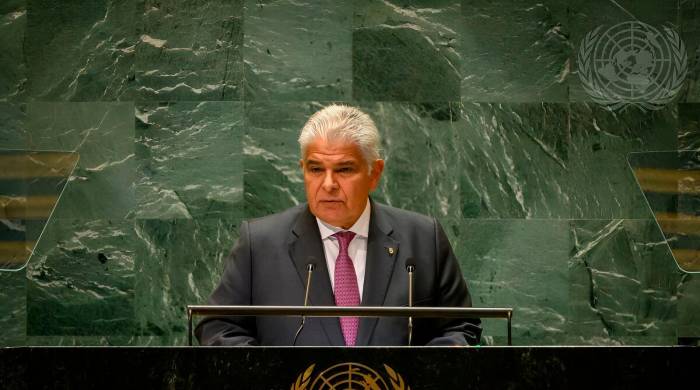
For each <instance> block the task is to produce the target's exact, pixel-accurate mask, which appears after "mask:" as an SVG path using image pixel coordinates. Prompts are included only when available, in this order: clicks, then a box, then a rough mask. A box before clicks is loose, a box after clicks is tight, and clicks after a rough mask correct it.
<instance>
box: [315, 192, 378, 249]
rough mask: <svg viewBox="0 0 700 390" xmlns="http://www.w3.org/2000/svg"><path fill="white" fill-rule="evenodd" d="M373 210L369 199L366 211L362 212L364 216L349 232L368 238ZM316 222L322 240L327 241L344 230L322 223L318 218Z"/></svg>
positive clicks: (361, 216)
mask: <svg viewBox="0 0 700 390" xmlns="http://www.w3.org/2000/svg"><path fill="white" fill-rule="evenodd" d="M371 209H372V208H371V207H370V205H369V199H367V204H366V205H365V210H364V211H363V212H362V214H360V218H358V219H357V221H355V224H354V225H352V226H351V227H350V229H348V231H350V232H353V233H355V235H356V236H360V237H364V238H367V237H368V235H369V217H370V214H371ZM316 222H317V223H318V230H319V231H320V232H321V240H325V239H326V238H328V237H330V236H332V235H334V234H335V233H337V232H341V231H343V230H344V229H341V228H339V227H336V226H333V225H329V224H327V223H325V222H323V221H321V220H320V219H319V218H318V217H316Z"/></svg>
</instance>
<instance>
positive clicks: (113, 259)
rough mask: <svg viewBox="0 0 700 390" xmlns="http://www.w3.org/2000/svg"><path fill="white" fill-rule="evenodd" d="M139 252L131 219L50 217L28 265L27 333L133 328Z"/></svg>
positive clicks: (110, 332)
mask: <svg viewBox="0 0 700 390" xmlns="http://www.w3.org/2000/svg"><path fill="white" fill-rule="evenodd" d="M139 254H141V255H145V254H146V248H145V247H144V243H143V242H142V241H141V240H139V237H138V231H137V230H135V229H134V223H133V222H130V221H128V220H125V219H121V220H108V219H94V220H85V219H83V220H79V219H53V220H51V221H50V222H49V225H48V226H47V227H46V231H45V232H44V235H43V237H42V239H41V240H40V242H39V243H38V244H37V247H36V249H35V253H34V255H33V257H32V259H31V261H30V262H29V265H28V267H27V278H28V282H27V335H30V336H65V335H78V336H81V335H82V336H93V335H131V334H133V333H134V278H135V274H134V273H135V263H136V258H137V257H138V256H139Z"/></svg>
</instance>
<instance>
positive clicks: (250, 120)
mask: <svg viewBox="0 0 700 390" xmlns="http://www.w3.org/2000/svg"><path fill="white" fill-rule="evenodd" d="M323 106H325V104H323V105H322V104H320V103H311V102H279V103H272V102H247V103H246V107H245V118H246V129H245V137H244V140H243V151H244V158H243V165H244V169H245V174H244V177H243V181H244V186H243V188H244V192H245V195H244V196H245V217H246V218H256V217H262V216H265V215H268V214H272V213H275V212H278V211H282V210H284V209H286V208H289V207H292V206H294V205H297V204H299V203H303V202H306V193H305V192H304V175H303V172H302V171H301V168H300V167H299V159H300V155H301V153H300V150H299V143H298V142H297V139H298V138H299V132H300V131H301V128H302V127H303V126H304V124H305V123H306V121H307V120H308V118H309V116H311V114H313V113H314V112H316V111H317V110H319V109H321V108H322V107H323Z"/></svg>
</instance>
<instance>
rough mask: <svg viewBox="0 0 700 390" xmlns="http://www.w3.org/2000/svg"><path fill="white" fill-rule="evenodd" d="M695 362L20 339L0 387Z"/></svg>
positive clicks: (280, 385)
mask: <svg viewBox="0 0 700 390" xmlns="http://www.w3.org/2000/svg"><path fill="white" fill-rule="evenodd" d="M699 362H700V348H697V347H482V348H475V347H472V348H305V347H298V348H273V347H239V348H218V347H217V348H207V347H195V348H192V347H170V348H168V347H36V348H33V347H22V348H4V349H0V388H2V389H5V390H10V389H44V388H50V389H62V388H65V389H89V388H115V387H120V388H124V389H131V388H148V389H161V388H172V389H190V388H210V389H333V388H337V389H347V388H352V389H362V388H366V389H382V390H383V389H385V388H386V389H391V390H397V389H408V388H409V387H410V388H411V389H413V390H420V389H483V388H499V389H500V388H529V389H534V388H536V389H545V388H554V389H559V388H591V386H595V387H596V388H618V389H629V388H634V387H641V388H650V387H652V386H654V387H655V386H659V387H660V388H672V386H680V385H681V384H684V385H685V386H684V387H687V386H690V387H688V388H694V387H696V386H697V383H698V382H699V381H698V379H700V375H698V372H700V370H698V368H700V366H698V364H699ZM349 382H351V383H352V385H351V386H350V387H348V383H349Z"/></svg>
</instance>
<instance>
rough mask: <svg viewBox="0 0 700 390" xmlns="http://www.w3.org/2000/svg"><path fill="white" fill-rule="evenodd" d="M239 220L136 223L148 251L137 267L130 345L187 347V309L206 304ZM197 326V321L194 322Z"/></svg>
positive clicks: (139, 260) (235, 237)
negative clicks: (133, 335) (132, 338)
mask: <svg viewBox="0 0 700 390" xmlns="http://www.w3.org/2000/svg"><path fill="white" fill-rule="evenodd" d="M239 222H240V220H239V219H216V218H209V219H201V220H160V219H149V220H139V221H138V222H137V224H136V234H137V235H138V240H139V241H141V243H142V244H143V246H144V247H145V248H147V251H146V253H145V254H144V255H143V256H139V257H138V258H137V261H136V269H135V271H136V272H135V273H136V277H135V301H134V312H135V318H136V327H137V329H136V334H137V335H139V336H152V339H147V338H144V337H141V338H140V339H138V340H132V341H130V343H132V344H133V343H148V344H147V345H159V344H161V343H162V342H163V341H165V340H169V341H168V342H172V343H176V344H174V345H184V344H186V342H187V311H186V307H187V305H202V304H206V302H207V299H208V298H209V295H210V294H211V292H212V291H213V290H214V288H215V287H216V285H217V284H218V283H219V279H220V277H221V274H222V273H223V269H224V265H225V258H226V256H227V255H228V254H229V252H230V251H231V249H232V248H233V244H234V242H235V240H236V239H237V238H238V224H239ZM195 320H196V319H195Z"/></svg>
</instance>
